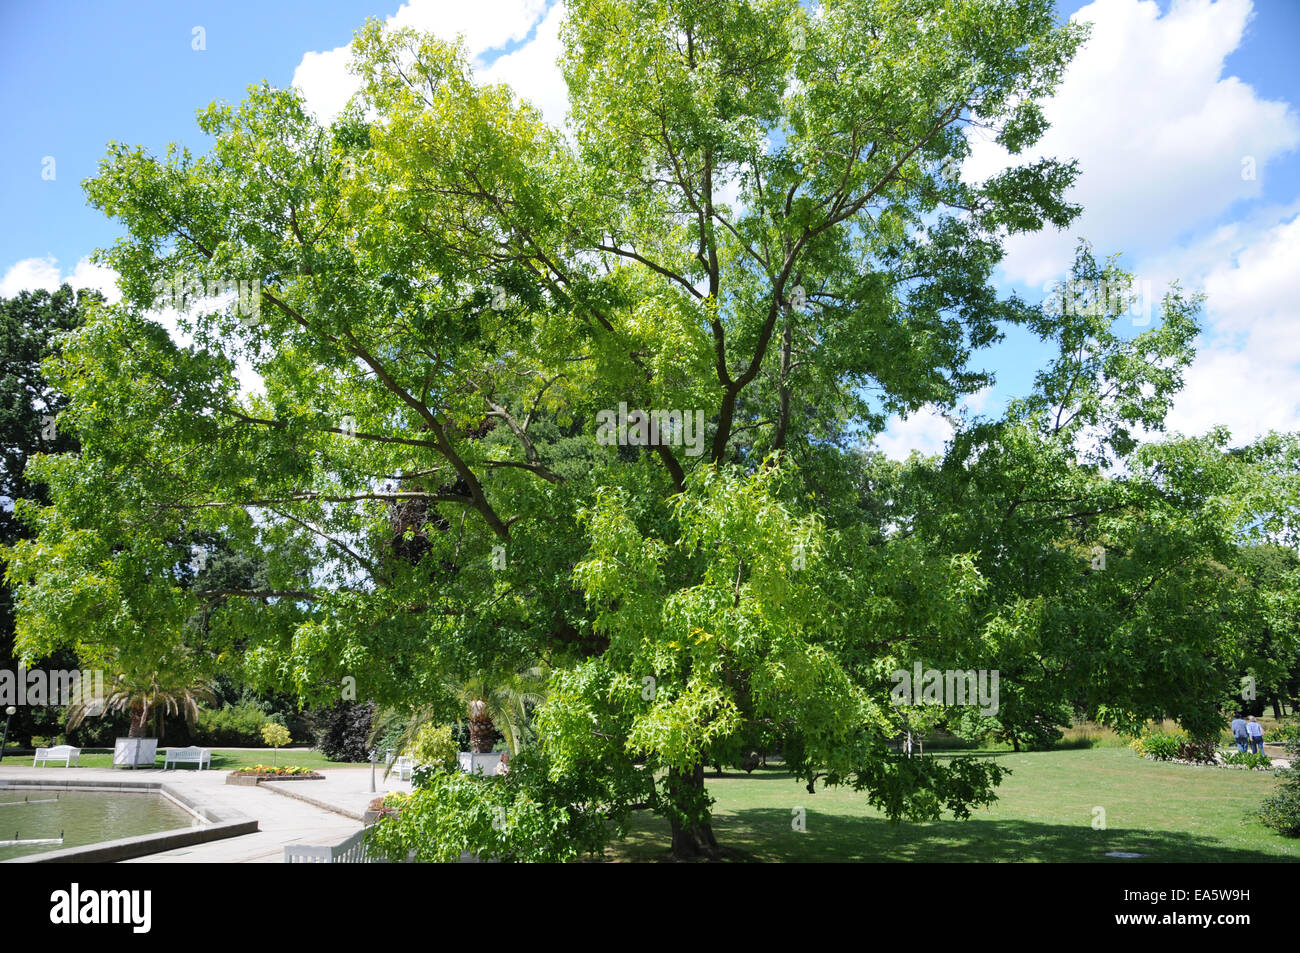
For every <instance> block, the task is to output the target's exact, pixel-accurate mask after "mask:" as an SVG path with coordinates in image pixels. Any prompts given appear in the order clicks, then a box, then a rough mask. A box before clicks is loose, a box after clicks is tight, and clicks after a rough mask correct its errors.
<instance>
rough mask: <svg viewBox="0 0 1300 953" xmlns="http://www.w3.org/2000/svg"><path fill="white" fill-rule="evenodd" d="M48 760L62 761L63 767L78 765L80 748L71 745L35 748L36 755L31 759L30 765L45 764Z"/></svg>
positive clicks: (79, 763) (79, 762)
mask: <svg viewBox="0 0 1300 953" xmlns="http://www.w3.org/2000/svg"><path fill="white" fill-rule="evenodd" d="M48 761H56V762H57V761H62V762H63V766H64V767H65V768H74V767H80V765H81V749H80V748H74V747H72V745H56V746H55V747H53V748H37V749H36V757H35V758H33V759H32V767H33V768H34V767H36V766H37V765H38V764H45V763H46V762H48Z"/></svg>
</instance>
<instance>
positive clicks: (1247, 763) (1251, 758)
mask: <svg viewBox="0 0 1300 953" xmlns="http://www.w3.org/2000/svg"><path fill="white" fill-rule="evenodd" d="M1223 763H1224V764H1231V765H1240V766H1242V767H1246V768H1271V767H1272V766H1273V760H1272V759H1271V758H1270V757H1269V756H1268V755H1265V754H1251V753H1250V752H1249V751H1234V752H1232V753H1231V754H1225V755H1224V756H1223Z"/></svg>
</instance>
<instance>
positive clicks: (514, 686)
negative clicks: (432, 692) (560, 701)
mask: <svg viewBox="0 0 1300 953" xmlns="http://www.w3.org/2000/svg"><path fill="white" fill-rule="evenodd" d="M448 687H449V688H450V689H451V691H452V694H453V695H455V696H456V698H457V700H458V701H460V703H461V704H462V705H464V706H465V713H466V716H467V717H468V719H469V746H470V750H471V751H474V752H476V753H487V752H490V751H491V750H492V746H493V744H494V743H495V742H496V733H497V731H498V730H499V731H500V732H501V734H502V735H503V736H504V737H505V741H506V747H507V748H509V750H510V754H511V756H512V757H513V756H514V755H517V754H518V753H519V749H520V747H522V744H523V733H524V728H525V727H526V726H527V724H528V705H530V704H531V705H540V704H541V703H542V702H543V701H545V700H546V674H545V672H544V670H543V668H542V667H541V666H537V667H534V668H530V669H527V670H526V671H522V672H515V673H513V674H511V675H507V676H505V677H502V678H492V677H486V678H485V677H483V676H479V675H476V676H474V677H472V678H469V679H466V680H465V681H463V682H459V683H456V684H453V685H450V686H448Z"/></svg>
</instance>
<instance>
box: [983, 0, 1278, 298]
mask: <svg viewBox="0 0 1300 953" xmlns="http://www.w3.org/2000/svg"><path fill="white" fill-rule="evenodd" d="M1251 14H1252V7H1251V2H1250V0H1217V2H1212V0H1174V2H1173V4H1172V5H1171V7H1170V9H1169V10H1168V12H1166V13H1165V14H1164V15H1163V16H1162V15H1161V14H1160V10H1159V8H1158V6H1157V5H1156V4H1155V3H1154V2H1151V0H1141V2H1139V0H1096V2H1094V3H1092V4H1089V5H1088V6H1086V7H1084V8H1083V9H1082V10H1080V11H1079V12H1078V13H1077V14H1075V16H1074V19H1076V20H1084V21H1091V22H1092V23H1093V24H1094V25H1093V29H1092V36H1091V38H1090V39H1089V41H1088V42H1087V43H1086V44H1085V45H1084V47H1083V48H1082V49H1081V50H1080V51H1079V53H1078V55H1077V56H1076V58H1075V60H1074V61H1073V62H1072V63H1071V65H1070V67H1069V68H1068V70H1067V72H1066V75H1065V78H1064V80H1063V81H1062V83H1061V86H1060V88H1059V90H1058V92H1057V95H1056V96H1055V97H1053V98H1052V99H1051V100H1050V101H1048V102H1047V103H1046V104H1045V111H1046V114H1047V118H1048V120H1049V121H1050V122H1051V124H1052V127H1051V129H1049V130H1048V131H1047V133H1046V134H1045V135H1044V137H1043V139H1042V140H1041V141H1040V142H1039V143H1038V144H1037V145H1036V146H1035V147H1033V148H1032V149H1031V150H1027V151H1026V153H1025V154H1023V155H1022V156H1017V157H1014V161H1015V162H1017V163H1019V162H1023V161H1026V160H1028V159H1033V158H1037V157H1039V156H1051V157H1055V158H1058V159H1062V160H1067V159H1070V158H1077V159H1078V160H1079V166H1080V170H1081V174H1080V176H1079V180H1078V182H1077V184H1076V186H1075V188H1074V189H1073V191H1072V192H1071V193H1070V196H1069V197H1070V198H1071V200H1073V201H1076V202H1079V203H1080V204H1081V205H1082V206H1083V207H1084V212H1083V214H1082V215H1081V216H1080V217H1079V218H1078V219H1076V221H1075V222H1074V224H1073V225H1072V226H1071V227H1070V228H1069V229H1067V230H1065V231H1056V230H1054V229H1049V230H1047V231H1045V232H1042V233H1039V234H1036V235H1021V236H1013V237H1012V238H1011V239H1010V240H1009V241H1008V243H1007V250H1008V255H1007V259H1006V260H1005V261H1004V263H1003V271H1004V273H1005V274H1006V276H1007V278H1008V279H1009V280H1010V281H1012V282H1017V283H1021V282H1023V283H1027V284H1029V285H1032V286H1042V285H1043V284H1044V283H1045V282H1048V281H1050V280H1054V279H1059V278H1060V277H1062V276H1063V275H1064V273H1065V272H1066V271H1067V270H1068V267H1069V264H1070V261H1071V260H1072V257H1073V250H1074V246H1075V243H1076V241H1077V238H1078V237H1079V236H1083V237H1086V238H1088V239H1090V240H1092V241H1093V242H1094V244H1095V245H1096V248H1097V250H1098V251H1099V252H1101V253H1104V254H1109V253H1111V252H1115V251H1120V252H1126V253H1132V254H1135V255H1142V254H1146V253H1148V252H1151V251H1153V250H1156V249H1159V248H1161V247H1162V246H1167V245H1168V244H1169V243H1171V242H1175V241H1178V240H1180V239H1184V238H1186V236H1187V235H1188V234H1189V233H1190V232H1193V231H1194V230H1197V229H1203V228H1204V227H1206V226H1208V225H1210V224H1211V223H1213V222H1214V221H1215V220H1216V219H1217V218H1218V217H1219V216H1220V215H1222V214H1223V213H1224V212H1225V211H1227V210H1228V209H1230V208H1231V207H1232V206H1233V204H1234V203H1236V202H1238V201H1240V200H1243V199H1251V198H1255V197H1257V196H1258V195H1259V194H1260V186H1261V182H1262V180H1263V179H1264V177H1265V176H1266V175H1267V164H1268V162H1269V161H1270V160H1271V159H1273V158H1275V157H1277V156H1279V155H1281V154H1283V153H1285V152H1287V151H1289V150H1291V149H1294V148H1295V147H1296V146H1297V144H1300V120H1297V116H1296V114H1295V112H1294V111H1293V110H1292V109H1291V108H1290V107H1289V105H1288V104H1287V103H1284V102H1273V101H1267V100H1263V99H1261V98H1259V97H1258V96H1257V95H1256V94H1255V92H1254V90H1253V89H1252V88H1251V87H1250V86H1248V85H1247V84H1245V83H1243V82H1242V81H1241V80H1239V79H1237V78H1236V77H1232V76H1228V77H1224V76H1223V75H1222V74H1223V71H1224V63H1225V60H1226V58H1227V56H1228V55H1229V54H1230V53H1232V52H1233V51H1234V50H1235V49H1236V48H1237V46H1238V45H1239V44H1240V42H1241V38H1242V34H1243V31H1244V30H1245V28H1246V25H1247V23H1248V22H1249V20H1250V17H1251ZM1246 157H1251V158H1252V159H1253V162H1254V168H1255V175H1256V178H1254V179H1248V178H1243V160H1244V159H1245V158H1246ZM1009 161H1011V160H1010V159H1009V157H1008V156H1007V154H1006V152H1005V151H1004V150H1003V149H1002V148H1001V147H1000V146H998V145H997V144H996V143H993V142H991V141H990V140H988V138H987V137H984V138H981V137H979V136H976V135H974V134H972V152H971V156H970V158H969V159H968V160H967V162H966V164H965V165H964V167H963V170H962V171H963V177H964V178H966V179H967V180H969V181H979V180H982V179H984V178H985V177H987V176H988V175H991V174H993V173H995V172H997V171H999V170H1000V169H1002V168H1004V167H1005V166H1006V165H1007V164H1008V162H1009Z"/></svg>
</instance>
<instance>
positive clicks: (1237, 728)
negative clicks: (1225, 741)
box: [1232, 715, 1250, 754]
mask: <svg viewBox="0 0 1300 953" xmlns="http://www.w3.org/2000/svg"><path fill="white" fill-rule="evenodd" d="M1232 740H1233V741H1235V742H1236V743H1237V750H1238V751H1240V752H1241V753H1242V754H1245V753H1246V742H1248V741H1249V740H1250V733H1249V732H1247V731H1246V719H1245V718H1242V717H1241V715H1238V716H1237V717H1236V718H1234V719H1232Z"/></svg>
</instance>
